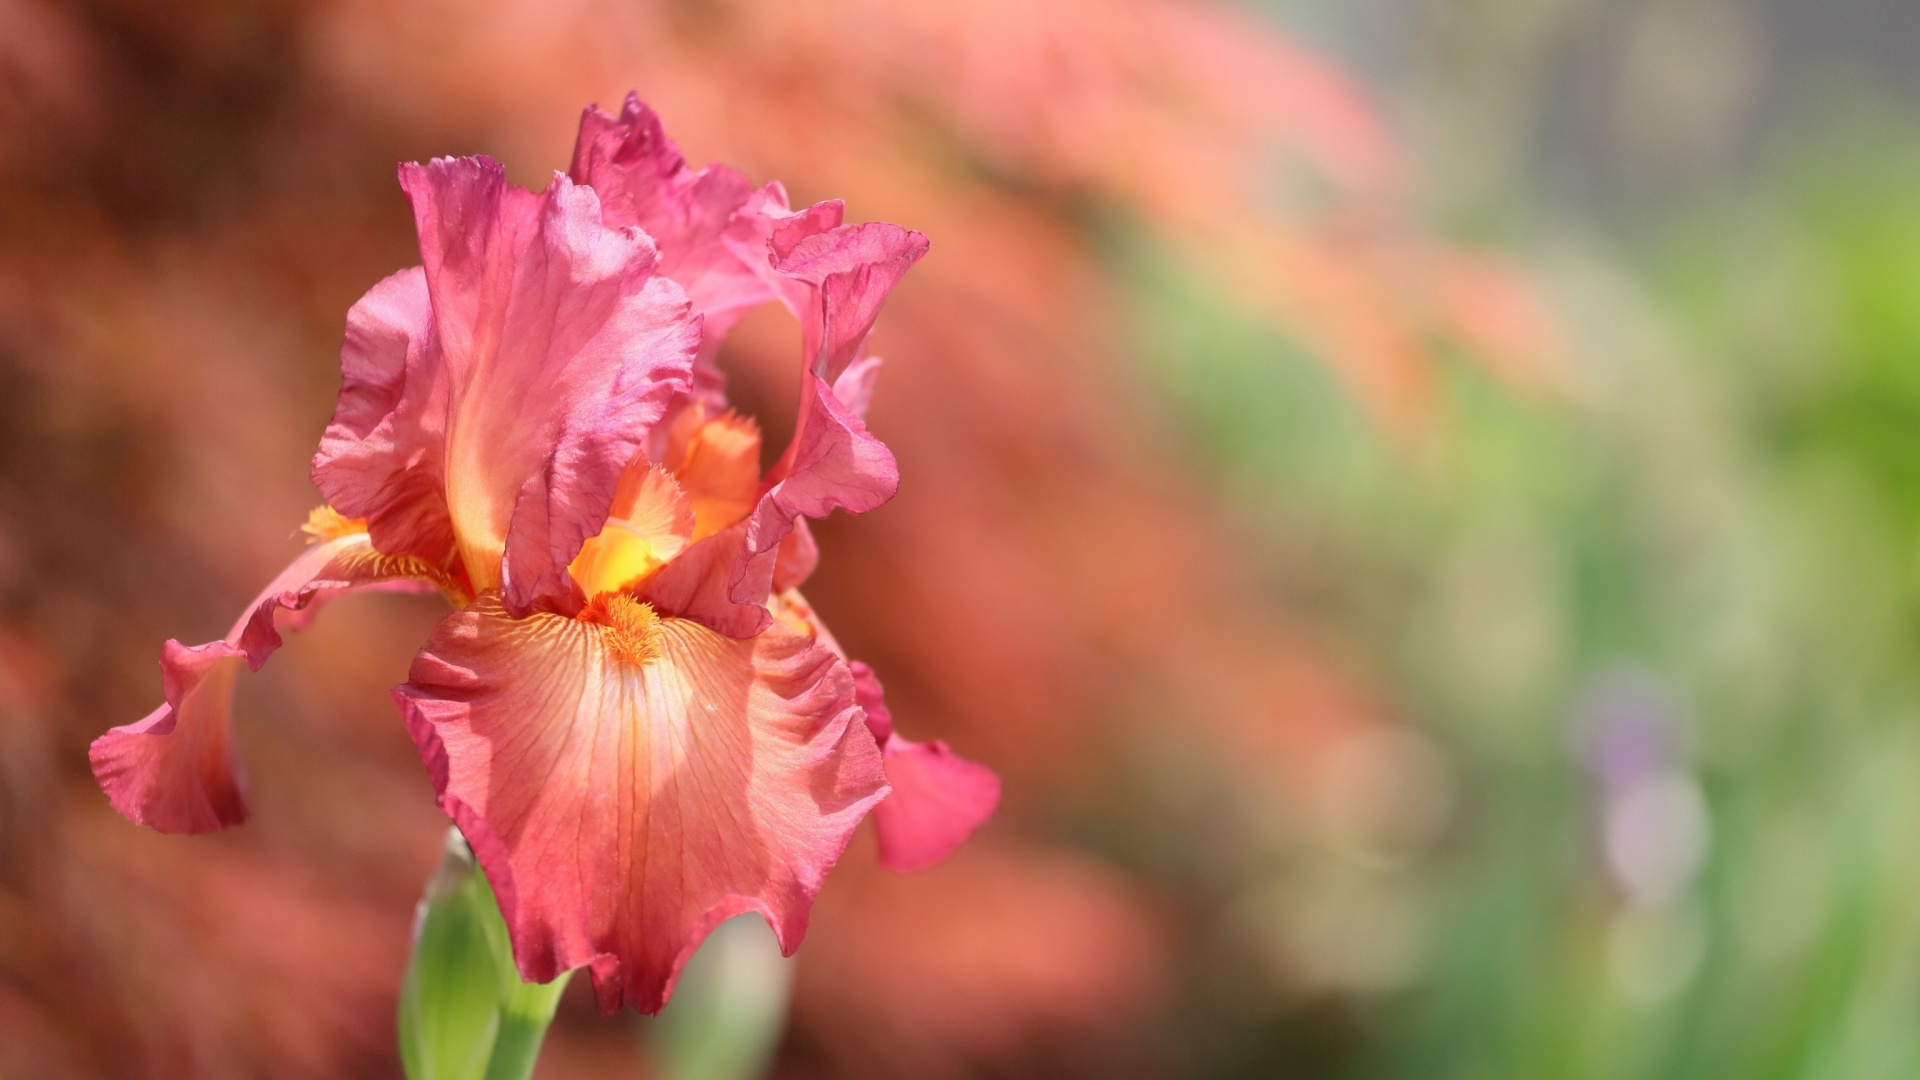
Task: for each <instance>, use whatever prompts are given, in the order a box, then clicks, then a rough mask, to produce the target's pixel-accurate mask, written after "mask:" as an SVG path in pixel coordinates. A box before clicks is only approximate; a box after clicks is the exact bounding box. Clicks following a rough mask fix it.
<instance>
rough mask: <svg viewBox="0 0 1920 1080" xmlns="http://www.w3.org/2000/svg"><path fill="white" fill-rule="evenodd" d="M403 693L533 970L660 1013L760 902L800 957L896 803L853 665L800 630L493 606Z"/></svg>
mask: <svg viewBox="0 0 1920 1080" xmlns="http://www.w3.org/2000/svg"><path fill="white" fill-rule="evenodd" d="M394 694H395V698H396V700H397V701H398V702H399V703H400V706H401V710H402V712H403V713H404V714H405V715H406V717H407V722H408V726H409V729H410V730H411V731H412V732H413V735H414V739H415V741H416V742H417V743H418V745H419V747H420V751H421V756H422V758H423V759H424V760H425V761H426V763H427V767H428V770H429V772H430V773H431V774H432V776H433V781H434V785H435V787H436V789H437V790H438V792H439V796H440V805H441V806H442V808H444V809H445V810H446V811H447V813H448V814H449V815H451V816H452V817H453V819H454V821H455V823H456V824H458V825H459V827H460V830H461V832H463V833H464V834H465V835H466V837H467V839H468V841H469V842H470V843H471V844H472V845H473V848H474V852H475V854H476V855H477V856H478V857H479V859H480V862H481V865H482V866H483V867H484V868H485V869H486V871H487V876H488V879H489V880H490V881H491V882H492V883H493V885H494V888H495V891H496V893H497V894H498V896H499V899H500V907H501V911H502V913H503V914H504V915H505V917H506V920H507V926H508V928H509V930H510V932H511V935H512V938H513V944H514V955H515V958H516V960H517V961H518V963H519V966H520V971H521V973H522V974H523V975H525V976H526V977H527V978H529V979H532V980H536V981H544V980H547V979H551V978H553V977H554V976H555V975H557V974H558V973H559V972H561V971H564V970H567V969H570V968H574V967H578V966H581V965H591V968H592V973H593V983H594V989H595V993H596V996H597V998H598V1000H599V1003H600V1006H601V1008H602V1009H603V1010H606V1011H609V1012H610V1011H613V1010H616V1009H618V1008H619V1007H620V1006H621V1005H622V1004H627V1005H632V1006H633V1007H634V1008H636V1009H639V1010H640V1011H641V1012H647V1013H652V1012H657V1011H658V1010H659V1008H660V1007H661V1006H662V1005H663V1004H664V1003H665V1002H666V1000H667V997H668V996H669V995H670V994H671V992H672V989H673V984H674V981H675V979H676V978H677V976H678V974H679V971H680V968H681V966H682V965H683V964H684V963H685V962H686V960H687V958H688V957H689V956H690V955H692V953H693V950H694V948H695V947H696V946H697V945H698V944H699V942H700V941H701V939H702V938H703V937H705V935H706V934H707V933H708V931H710V930H711V929H712V928H713V927H714V926H715V925H717V924H718V923H719V922H721V921H722V920H724V919H726V918H728V917H730V916H733V915H736V914H739V913H741V912H745V911H758V912H760V913H761V914H762V915H764V916H765V917H766V919H767V921H768V922H769V923H770V924H772V926H773V928H774V932H775V934H776V935H777V936H778V937H779V940H780V943H781V948H782V949H783V950H784V951H786V952H787V953H789V954H790V953H792V951H793V950H794V949H795V948H797V947H798V945H799V943H800V939H801V937H802V936H803V935H804V933H805V931H806V925H807V916H808V912H809V911H810V909H811V905H812V902H813V898H814V896H815V894H816V893H817V892H818V891H819V888H820V884H821V881H822V879H823V878H824V876H825V874H826V872H827V870H828V869H829V868H830V867H831V866H832V864H833V863H834V861H835V860H836V859H838V858H839V856H840V853H841V851H842V850H843V849H844V848H845V846H846V843H847V839H848V837H849V836H850V835H851V833H852V831H853V829H854V827H855V825H857V824H858V822H859V820H860V818H861V817H862V816H863V815H864V814H865V813H866V812H867V810H868V809H869V808H870V807H872V806H873V804H874V803H875V802H876V801H877V800H879V799H880V798H881V797H883V796H884V795H885V793H886V786H885V780H884V775H883V770H882V767H881V762H880V754H879V751H878V749H877V747H876V746H875V744H874V741H873V737H872V735H871V734H870V733H869V732H868V730H867V727H866V724H865V723H864V714H863V713H862V712H861V710H860V709H859V707H858V706H857V705H856V704H855V702H854V688H853V680H852V676H851V674H850V672H849V671H848V670H847V667H846V665H845V664H844V663H843V662H842V661H841V660H840V659H839V658H838V657H837V656H835V655H834V654H833V653H832V652H831V651H830V650H828V649H826V648H824V647H822V646H820V645H819V644H818V643H816V642H815V641H813V640H812V639H810V638H809V637H807V636H805V635H803V634H799V633H795V632H792V631H790V630H787V629H786V628H784V627H775V628H774V629H772V630H770V631H769V632H767V633H765V634H762V635H760V636H758V637H755V638H752V639H749V640H739V639H735V638H728V637H724V636H722V635H720V634H718V633H715V632H714V631H712V630H709V629H707V628H706V627H704V626H701V625H700V624H698V623H695V622H692V621H691V620H686V619H676V618H667V619H661V618H659V617H658V616H657V615H655V613H654V612H653V610H652V609H651V608H649V607H648V606H646V605H645V604H641V603H639V602H637V601H635V600H633V599H631V598H629V597H626V596H624V595H616V596H612V597H602V598H598V599H596V601H595V602H594V603H593V604H592V605H590V606H589V608H588V609H587V610H586V611H585V612H583V615H582V618H578V619H574V618H567V617H563V616H557V615H548V614H535V615H533V616H530V617H528V618H525V619H519V620H515V619H512V618H510V617H509V616H508V614H507V612H506V611H505V610H504V608H503V607H502V606H501V605H500V604H499V603H498V602H497V601H496V600H495V599H493V598H492V597H482V598H481V599H480V600H479V601H478V602H477V603H475V604H474V605H473V606H472V607H470V608H468V609H467V610H466V611H462V612H459V613H457V614H455V615H452V616H450V617H449V618H448V619H447V620H446V621H445V622H443V623H442V624H441V625H440V627H439V629H438V630H436V631H435V632H434V635H433V637H432V638H431V639H430V640H429V641H428V642H427V645H426V647H425V648H424V649H423V650H422V651H421V653H420V656H419V657H418V659H416V661H415V663H414V667H413V672H412V677H411V680H410V681H409V682H408V683H407V684H406V685H405V686H402V687H400V688H399V689H398V690H396V691H395V692H394Z"/></svg>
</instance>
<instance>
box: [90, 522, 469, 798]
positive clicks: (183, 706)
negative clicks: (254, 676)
mask: <svg viewBox="0 0 1920 1080" xmlns="http://www.w3.org/2000/svg"><path fill="white" fill-rule="evenodd" d="M406 583H412V584H417V585H418V586H419V587H421V588H427V587H432V586H435V585H437V586H439V587H440V588H441V589H443V590H444V591H447V592H448V593H449V594H451V595H455V596H456V597H457V596H458V590H459V586H458V584H457V583H455V582H454V581H453V580H452V579H450V578H447V577H445V576H444V575H442V574H440V573H438V572H437V571H436V570H435V569H434V568H433V567H430V566H428V565H426V564H425V563H423V562H421V561H420V560H417V559H412V558H406V557H395V556H388V555H382V554H380V553H379V552H377V551H375V550H374V549H373V545H372V542H371V540H370V538H369V537H368V535H367V534H366V533H365V532H364V531H354V532H350V533H346V534H344V535H339V536H335V537H333V538H331V539H328V540H326V541H324V542H322V543H318V544H314V545H313V546H311V547H309V548H307V549H306V550H305V551H303V552H301V553H300V556H299V558H296V559H295V560H294V561H293V562H292V563H291V564H290V565H288V567H287V568H286V569H285V570H283V571H281V572H280V575H279V576H278V577H276V578H274V580H273V582H272V583H271V584H269V585H268V586H267V587H266V589H264V590H263V591H262V592H261V593H260V595H259V596H258V597H256V598H255V599H254V601H253V603H252V604H250V605H249V606H248V608H247V611H246V613H245V614H243V615H241V616H240V618H239V620H238V621H237V622H235V623H234V624H233V629H231V630H229V631H228V632H227V636H226V637H225V638H224V639H223V640H220V641H215V642H211V643H209V644H206V645H199V646H195V647H192V648H189V647H187V646H184V645H181V644H180V643H179V642H177V641H169V642H167V643H166V646H165V647H164V649H163V650H162V651H161V654H160V670H161V676H162V681H163V686H164V689H165V692H166V703H165V704H163V705H161V706H160V707H159V708H157V709H155V710H154V711H153V712H152V713H149V714H148V715H147V716H146V718H145V719H143V720H141V721H139V722H138V723H135V724H128V725H126V726H123V727H117V728H114V729H113V730H111V731H109V732H107V733H106V734H104V735H102V736H100V737H99V738H97V739H95V740H94V741H93V746H92V748H91V749H90V750H89V752H88V757H89V759H90V760H91V761H92V764H93V774H94V777H95V778H96V779H97V780H98V781H99V783H100V788H101V790H103V791H104V792H106V795H107V799H108V801H109V802H111V803H112V804H113V808H114V809H115V810H118V811H120V813H121V814H122V815H124V816H125V817H126V818H127V819H128V820H130V821H133V822H136V823H138V824H141V825H148V826H151V827H153V828H155V829H158V830H159V831H161V832H188V833H191V832H208V831H211V830H213V829H217V828H220V827H222V826H225V825H235V824H238V823H240V822H242V821H245V820H246V817H247V807H246V800H245V799H244V797H243V792H244V790H245V787H246V782H245V779H244V773H243V771H242V770H241V767H240V762H239V760H238V758H237V757H236V756H235V754H234V750H233V744H232V727H233V724H232V703H233V685H234V678H235V676H236V675H238V674H239V672H240V669H241V666H242V664H244V665H246V666H247V667H249V668H251V669H253V670H255V671H258V670H259V669H260V667H261V665H263V664H265V663H266V662H267V657H269V656H271V655H272V654H273V651H274V650H275V649H277V648H279V647H280V633H279V630H278V629H276V627H275V625H274V621H275V616H276V614H279V613H282V612H285V613H288V614H286V615H283V616H282V617H281V619H282V623H283V625H284V624H287V623H290V622H293V621H295V620H294V613H300V612H302V609H305V608H307V607H308V606H309V605H311V604H314V603H316V602H317V601H319V600H322V599H324V598H325V597H327V596H330V595H332V594H334V593H338V592H341V591H343V590H346V589H352V588H360V587H365V586H392V585H395V584H406Z"/></svg>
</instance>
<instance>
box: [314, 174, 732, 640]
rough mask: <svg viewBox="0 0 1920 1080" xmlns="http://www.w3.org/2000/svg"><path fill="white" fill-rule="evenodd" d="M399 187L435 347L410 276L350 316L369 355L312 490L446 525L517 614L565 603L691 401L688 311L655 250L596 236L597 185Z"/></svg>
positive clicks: (420, 183) (694, 335) (436, 183)
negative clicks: (415, 239)
mask: <svg viewBox="0 0 1920 1080" xmlns="http://www.w3.org/2000/svg"><path fill="white" fill-rule="evenodd" d="M400 180H401V186H402V187H403V188H404V189H405V190H406V192H407V195H408V197H409V198H410V199H411V201H412V203H413V210H414V219H415V224H416V226H417V228H418V231H419V235H420V252H421V257H422V261H423V262H424V264H425V265H424V268H423V273H422V274H421V278H420V280H421V281H423V282H424V285H425V290H426V294H427V302H428V306H429V309H430V311H431V315H432V324H431V333H430V335H429V332H428V329H427V328H425V327H423V326H421V325H419V322H418V315H419V298H418V288H419V287H418V285H415V284H413V283H412V279H406V281H407V283H406V284H404V285H391V292H392V293H393V294H394V295H392V296H385V295H382V296H380V297H377V298H376V297H375V296H372V295H370V296H369V298H368V300H366V301H363V302H362V305H361V308H359V309H356V310H361V311H362V314H363V315H364V316H365V317H366V323H367V324H368V325H370V326H373V327H376V328H377V329H378V331H379V332H378V333H375V334H372V335H370V336H371V337H373V338H374V339H375V340H374V342H373V344H372V345H370V346H368V347H366V348H357V347H356V345H355V342H354V341H353V340H352V339H351V338H350V340H349V354H348V355H345V356H343V359H344V360H345V361H346V364H345V366H346V367H347V368H348V371H347V384H346V386H345V387H344V388H343V390H342V401H341V406H340V409H339V412H338V413H337V414H336V417H335V423H334V425H333V426H332V427H330V428H329V429H328V438H327V440H325V441H324V442H323V444H322V447H321V452H320V454H319V455H318V456H317V457H316V458H315V460H314V468H313V474H314V482H315V483H316V484H318V485H319V487H320V489H321V490H322V491H323V492H325V493H326V494H327V495H328V497H329V498H330V499H333V498H338V499H339V500H340V501H339V508H340V509H341V510H342V511H343V512H345V513H348V514H352V515H355V516H362V517H368V518H370V519H373V520H376V521H383V522H384V521H388V520H405V521H409V522H424V521H435V520H438V519H439V518H440V517H441V516H444V519H445V520H446V522H447V523H448V527H449V529H450V532H451V535H452V540H453V543H454V545H455V547H456V549H457V551H458V554H459V556H460V560H461V562H462V563H463V564H464V566H465V569H466V572H467V574H468V575H469V576H470V578H471V580H472V582H473V584H474V586H475V588H476V589H481V590H485V589H492V588H496V587H497V588H499V589H500V591H501V592H502V594H503V596H504V597H505V600H506V603H507V606H508V607H509V608H510V609H511V610H513V611H514V612H515V613H516V614H521V613H525V612H526V611H528V610H530V609H531V608H532V607H533V606H534V604H535V603H537V602H538V603H544V604H546V605H548V606H559V605H563V604H565V603H566V602H567V599H568V597H569V595H570V583H569V581H568V578H567V573H566V569H567V565H568V563H569V562H570V561H571V560H572V559H573V557H574V555H575V554H577V553H578V551H579V550H580V546H581V544H582V543H583V542H585V541H586V539H587V538H588V537H591V536H593V535H595V534H596V533H598V532H599V530H600V527H601V525H602V523H603V522H604V521H605V520H606V516H607V509H608V506H609V505H610V503H611V502H612V499H613V495H614V489H615V486H616V484H617V482H618V480H619V477H620V474H621V472H622V471H623V470H624V469H625V467H626V465H627V464H628V462H630V461H631V460H633V458H634V457H635V456H636V454H637V453H638V451H639V450H640V449H641V448H642V447H643V446H644V445H645V440H646V436H647V431H648V429H649V427H650V426H651V425H652V424H653V423H654V422H655V421H657V420H658V419H659V418H660V416H661V414H662V412H663V411H664V410H665V408H666V406H667V404H668V402H669V401H671V400H672V399H673V398H674V397H675V396H676V395H678V394H681V393H684V392H685V391H686V389H687V386H688V380H689V378H690V372H691V365H692V358H693V354H694V351H695V349H696V348H697V346H698V343H699V333H700V331H699V320H698V317H697V316H696V315H694V314H693V313H692V311H691V310H690V307H689V304H688V302H687V299H686V296H685V294H684V293H683V292H682V291H681V290H680V288H679V287H678V286H677V285H675V284H673V283H672V282H671V281H669V280H668V279H667V278H665V277H662V276H660V275H659V274H658V272H657V270H658V266H657V264H658V261H659V260H658V253H657V251H656V249H655V248H654V245H653V243H652V241H650V240H649V239H648V237H647V236H646V235H645V234H644V233H642V232H640V231H638V230H637V229H631V228H622V229H614V228H609V227H607V226H606V225H605V224H604V223H603V221H602V218H601V211H600V203H599V200H598V199H597V198H596V196H595V195H594V193H593V191H592V190H590V189H588V188H585V187H581V186H578V185H576V184H574V183H573V182H572V181H571V180H569V179H567V178H566V177H565V176H558V175H556V176H555V178H554V180H553V182H552V184H550V185H549V186H548V188H547V190H546V191H545V192H543V193H538V194H536V193H534V192H531V191H528V190H526V189H524V188H519V187H516V186H514V185H512V184H509V183H507V181H506V178H505V174H504V172H503V170H502V169H501V167H500V166H499V164H498V163H496V162H494V161H492V160H490V159H487V158H458V159H455V158H440V159H436V160H434V161H432V162H429V163H427V164H425V165H418V164H413V165H404V166H402V167H401V170H400ZM402 277H403V278H404V277H405V275H403V276H402ZM394 280H395V279H389V283H383V286H382V287H381V288H382V289H383V290H384V289H388V288H389V285H390V284H391V283H392V282H393V281H394ZM379 292H381V290H376V293H379ZM357 369H358V370H360V371H362V372H363V374H362V375H360V376H359V377H356V370H357ZM396 370H397V371H399V372H400V377H399V378H398V380H397V381H396V379H395V377H394V375H393V373H394V372H395V371H396ZM396 501H404V502H407V503H413V502H419V503H422V504H423V505H420V506H417V507H414V506H408V507H405V508H403V507H400V506H396V505H395V502H396ZM436 503H437V504H438V505H435V504H436ZM419 531H420V532H423V531H424V530H419ZM408 535H410V536H412V535H416V534H415V533H409V534H408ZM381 539H382V540H383V541H384V540H385V539H386V534H383V535H382V537H381ZM395 550H404V551H406V552H408V553H413V554H419V555H421V556H423V557H430V556H429V553H428V552H427V551H426V550H424V549H423V548H418V547H413V546H408V547H406V548H403V549H395Z"/></svg>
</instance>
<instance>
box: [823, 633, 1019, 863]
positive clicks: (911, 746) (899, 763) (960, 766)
mask: <svg viewBox="0 0 1920 1080" xmlns="http://www.w3.org/2000/svg"><path fill="white" fill-rule="evenodd" d="M850 666H851V668H852V670H853V681H854V688H855V693H856V695H857V697H858V700H859V702H860V707H861V708H862V709H865V710H866V713H867V730H869V731H871V732H872V733H873V737H874V739H875V740H876V741H878V742H879V744H880V747H881V752H882V753H883V754H884V755H885V759H886V768H887V783H888V785H889V786H891V787H892V788H893V791H892V792H891V793H890V794H889V795H888V796H887V798H886V800H885V801H884V802H882V803H881V804H880V805H879V806H878V807H876V808H875V809H874V811H873V823H874V828H875V829H876V831H878V833H879V836H880V862H881V864H882V865H884V866H886V867H888V868H889V869H893V870H900V871H903V872H904V871H913V870H924V869H926V868H927V867H929V866H932V865H934V864H935V863H937V862H939V861H941V860H942V859H945V858H946V857H947V856H948V855H950V854H952V853H953V849H955V848H957V847H959V846H960V845H961V844H962V843H964V842H965V841H966V839H967V837H969V836H972V835H973V831H974V830H975V829H977V828H979V827H980V826H981V825H982V824H984V823H985V822H986V820H987V819H988V818H990V817H992V816H993V811H994V809H995V808H996V807H998V806H999V805H1000V778H999V777H998V776H995V775H994V773H993V770H992V769H989V768H987V767H986V766H984V765H976V764H974V763H973V762H971V761H968V760H967V759H965V758H963V757H960V756H959V755H957V754H955V753H954V752H953V751H951V750H949V749H947V744H946V743H944V742H941V741H940V740H938V739H935V740H934V741H933V742H930V743H917V742H914V741H912V740H910V739H903V738H901V737H900V736H899V735H898V734H896V733H895V732H894V730H893V715H892V714H891V713H889V712H888V711H887V704H886V697H885V694H884V692H883V691H882V689H881V686H880V679H879V678H878V677H877V676H875V675H874V673H873V669H872V668H870V667H868V666H867V665H865V664H863V663H861V662H860V661H858V660H855V661H853V662H852V664H851V665H850Z"/></svg>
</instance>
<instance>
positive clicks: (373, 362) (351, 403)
mask: <svg viewBox="0 0 1920 1080" xmlns="http://www.w3.org/2000/svg"><path fill="white" fill-rule="evenodd" d="M446 427H447V380H446V371H445V368H444V365H443V364H442V362H441V359H440V339H439V335H438V334H437V333H436V332H435V330H434V323H433V302H432V300H431V299H430V298H429V296H428V293H427V275H426V272H425V271H423V270H422V269H421V268H420V267H417V266H416V267H413V268H411V269H407V270H402V271H400V272H399V273H397V274H394V275H393V276H392V277H389V278H387V279H386V280H385V281H382V282H381V283H380V284H378V285H375V286H374V287H373V288H372V289H370V290H368V292H367V295H365V296H363V297H361V298H360V301H359V302H358V303H356V304H354V305H353V307H352V309H350V310H349V311H348V312H347V332H346V339H345V340H344V342H343V343H342V344H341V346H340V398H339V401H338V402H337V403H336V404H335V406H334V411H333V420H332V422H330V423H329V424H328V425H327V430H326V432H325V433H324V434H322V435H321V436H320V449H319V451H318V452H317V453H315V454H314V458H313V468H312V470H311V471H312V476H313V482H314V486H316V487H318V488H319V489H320V492H321V494H322V495H324V496H325V497H326V499H327V503H328V505H330V506H332V507H334V508H335V509H336V510H339V511H340V512H341V513H343V514H345V515H347V516H349V517H354V518H363V519H365V520H366V522H367V531H368V532H369V533H370V534H371V535H372V537H373V543H374V545H375V546H376V547H378V548H379V549H380V550H381V551H384V552H388V553H390V554H393V555H411V556H414V557H416V558H419V559H423V560H425V561H427V562H429V563H432V564H434V565H436V566H447V567H451V566H453V565H454V562H455V559H454V540H453V522H452V520H451V519H449V518H448V516H447V502H446V496H445V492H444V491H443V478H444V468H445V451H446Z"/></svg>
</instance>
